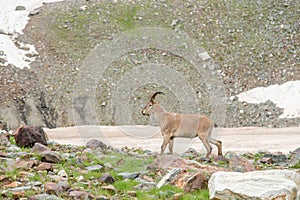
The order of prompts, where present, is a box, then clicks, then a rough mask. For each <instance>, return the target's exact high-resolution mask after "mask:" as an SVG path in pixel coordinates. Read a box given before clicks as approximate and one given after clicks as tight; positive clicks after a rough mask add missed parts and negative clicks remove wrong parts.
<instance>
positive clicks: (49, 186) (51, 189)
mask: <svg viewBox="0 0 300 200" xmlns="http://www.w3.org/2000/svg"><path fill="white" fill-rule="evenodd" d="M57 188H58V184H57V183H53V182H46V183H45V184H44V190H45V192H46V193H47V194H57V192H56V190H57Z"/></svg>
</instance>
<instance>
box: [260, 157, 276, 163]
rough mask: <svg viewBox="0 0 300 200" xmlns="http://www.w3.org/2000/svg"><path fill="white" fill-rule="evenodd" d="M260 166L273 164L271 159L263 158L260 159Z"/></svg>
mask: <svg viewBox="0 0 300 200" xmlns="http://www.w3.org/2000/svg"><path fill="white" fill-rule="evenodd" d="M259 162H260V163H262V164H269V165H270V164H273V160H272V158H267V157H263V158H262V159H260V161H259Z"/></svg>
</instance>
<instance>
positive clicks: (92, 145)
mask: <svg viewBox="0 0 300 200" xmlns="http://www.w3.org/2000/svg"><path fill="white" fill-rule="evenodd" d="M86 147H87V148H90V149H97V148H101V149H102V150H104V149H107V145H106V144H104V143H103V142H101V141H100V140H97V139H92V140H90V141H88V143H87V144H86Z"/></svg>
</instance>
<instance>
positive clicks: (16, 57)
mask: <svg viewBox="0 0 300 200" xmlns="http://www.w3.org/2000/svg"><path fill="white" fill-rule="evenodd" d="M57 1H62V0H18V1H16V0H0V10H1V12H0V59H3V60H5V63H4V66H7V65H9V64H12V65H14V66H16V67H18V68H21V69H22V68H24V67H28V68H29V64H30V63H31V62H32V61H34V57H32V56H34V55H37V52H36V50H35V48H34V46H33V45H29V44H22V43H18V45H16V43H15V41H16V39H17V38H18V36H19V35H22V34H23V32H22V30H23V29H24V28H25V26H26V24H27V23H28V21H29V19H30V18H29V13H30V11H33V10H35V9H37V8H39V7H41V6H42V5H43V4H44V3H51V2H57ZM17 6H23V7H24V8H25V10H16V7H17ZM24 46H25V48H24ZM28 55H31V56H28Z"/></svg>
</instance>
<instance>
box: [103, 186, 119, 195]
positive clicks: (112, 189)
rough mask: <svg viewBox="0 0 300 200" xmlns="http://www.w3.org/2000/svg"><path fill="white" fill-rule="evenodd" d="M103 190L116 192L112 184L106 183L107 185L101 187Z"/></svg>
mask: <svg viewBox="0 0 300 200" xmlns="http://www.w3.org/2000/svg"><path fill="white" fill-rule="evenodd" d="M101 188H102V189H104V190H107V191H109V192H111V193H115V192H116V188H115V187H114V186H113V185H108V186H102V187H101Z"/></svg>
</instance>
